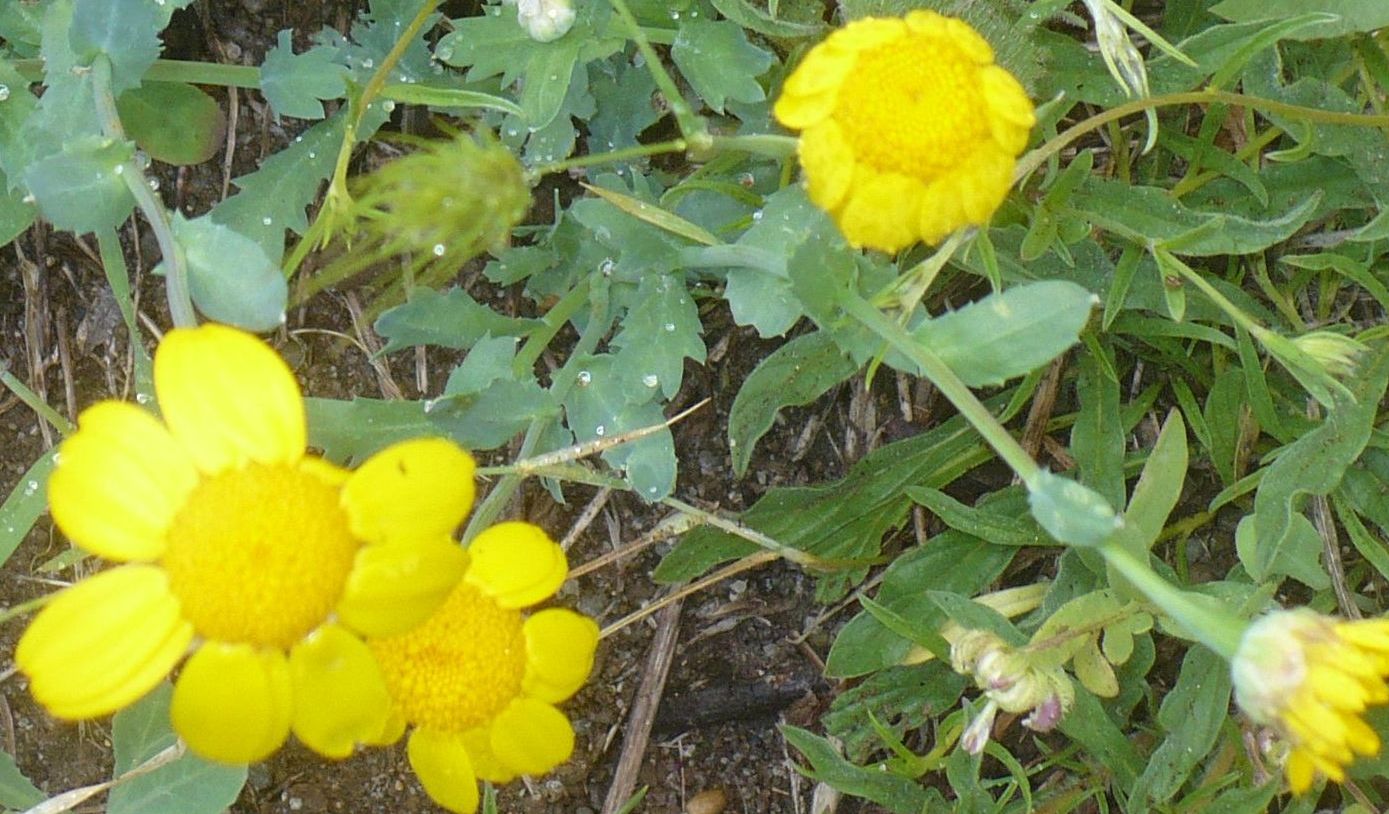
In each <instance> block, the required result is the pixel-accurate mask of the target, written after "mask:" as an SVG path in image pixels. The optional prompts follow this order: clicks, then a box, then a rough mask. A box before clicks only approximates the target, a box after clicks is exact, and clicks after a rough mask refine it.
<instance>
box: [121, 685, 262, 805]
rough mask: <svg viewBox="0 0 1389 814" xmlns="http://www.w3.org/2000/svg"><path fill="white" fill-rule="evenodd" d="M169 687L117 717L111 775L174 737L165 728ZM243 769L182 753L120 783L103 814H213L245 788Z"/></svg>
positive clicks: (162, 687) (161, 687)
mask: <svg viewBox="0 0 1389 814" xmlns="http://www.w3.org/2000/svg"><path fill="white" fill-rule="evenodd" d="M172 697H173V687H172V686H170V685H169V683H168V682H164V683H162V684H160V685H159V686H158V687H156V688H155V689H154V691H152V692H151V693H150V694H149V695H147V696H145V697H144V698H143V699H141V700H140V701H137V702H136V703H135V704H134V705H132V706H130V707H127V708H126V709H123V710H121V711H120V712H118V713H116V716H115V719H114V720H113V721H112V723H111V740H112V741H113V743H114V747H115V753H116V754H115V766H114V774H115V775H117V776H119V775H120V774H122V773H124V772H127V771H130V770H131V769H133V768H135V767H136V766H139V765H140V764H141V763H143V762H145V761H146V760H149V759H150V758H152V757H154V756H155V755H157V754H159V753H160V752H162V751H163V750H164V749H166V748H168V747H170V746H172V745H174V744H175V743H176V742H177V741H178V736H177V735H175V734H174V732H173V730H172V729H171V728H170V726H169V701H170V699H171V698H172ZM246 774H247V769H246V767H245V766H224V765H220V764H216V763H211V762H209V761H206V760H203V759H202V758H200V757H198V756H197V755H194V754H193V753H191V752H185V753H184V754H183V755H181V756H180V757H178V758H177V759H175V760H174V761H172V762H171V763H167V764H165V765H163V766H160V767H158V768H156V769H154V770H153V771H150V772H147V773H145V774H141V775H138V776H136V777H133V778H130V779H127V780H125V781H122V782H121V783H119V784H118V785H116V786H115V787H114V788H112V789H111V794H110V798H109V799H108V801H107V805H106V811H107V814H218V812H221V811H223V810H224V809H226V807H227V806H229V805H231V804H232V803H233V802H235V800H236V798H237V796H238V795H240V793H241V787H242V786H244V785H245V784H246Z"/></svg>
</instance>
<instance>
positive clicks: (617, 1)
mask: <svg viewBox="0 0 1389 814" xmlns="http://www.w3.org/2000/svg"><path fill="white" fill-rule="evenodd" d="M608 2H610V3H611V4H612V7H613V10H615V11H616V12H617V15H618V16H619V17H621V18H622V22H624V23H626V25H627V35H628V36H629V37H631V39H632V42H634V43H636V44H637V50H638V51H640V52H641V55H642V58H643V59H645V60H646V69H647V70H648V71H650V72H651V78H652V79H653V80H655V82H656V87H657V88H659V89H660V91H661V94H662V95H663V96H665V97H666V104H668V105H670V112H671V113H674V114H675V123H676V125H677V126H678V127H679V128H680V135H681V136H683V137H684V138H685V140H686V141H688V142H689V143H690V146H691V147H693V148H695V149H700V150H702V149H704V148H706V147H707V146H708V144H709V131H708V128H706V127H705V126H704V120H703V119H701V118H699V117H698V116H696V115H695V112H694V111H693V110H691V109H690V105H689V103H688V102H686V101H685V97H684V96H683V95H681V93H680V88H679V87H677V86H676V84H675V80H674V79H672V78H671V76H670V72H668V71H667V70H666V66H665V63H663V62H662V61H661V56H660V54H657V53H656V49H655V48H652V47H651V41H650V40H648V39H647V38H646V32H645V31H643V30H642V27H641V26H640V25H638V24H637V18H636V17H634V16H632V10H631V9H629V8H628V7H627V2H626V0H608Z"/></svg>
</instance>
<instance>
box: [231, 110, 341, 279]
mask: <svg viewBox="0 0 1389 814" xmlns="http://www.w3.org/2000/svg"><path fill="white" fill-rule="evenodd" d="M345 122H346V119H345V117H344V114H343V113H341V112H340V113H338V114H337V115H335V116H333V117H332V118H331V119H328V120H327V121H323V122H319V123H318V124H316V125H314V126H313V127H311V128H309V129H308V130H307V131H305V132H304V133H303V134H302V135H299V136H295V138H294V141H293V142H292V143H291V144H290V145H289V146H288V147H286V148H285V149H283V150H280V151H279V152H277V153H275V154H274V155H272V156H270V157H269V158H267V159H265V161H264V162H263V163H262V164H261V165H260V169H258V170H256V171H255V172H252V173H248V174H246V175H243V176H241V177H239V178H236V179H234V181H233V183H235V184H236V185H237V186H238V187H240V189H241V191H240V192H238V193H236V194H235V195H233V196H231V197H230V198H227V199H226V200H225V201H222V202H221V203H219V204H217V206H215V207H213V208H212V212H211V213H209V214H210V215H211V217H212V219H213V220H214V221H216V222H218V223H222V224H226V225H227V226H230V227H231V228H233V229H235V230H236V231H237V232H240V233H241V234H243V235H246V236H247V237H249V238H251V239H252V240H254V241H256V242H257V243H259V244H260V247H261V248H262V249H264V250H265V254H266V256H267V257H269V258H270V259H271V260H272V261H274V262H276V263H278V262H280V258H281V257H282V256H283V255H284V250H285V230H286V229H293V230H294V231H295V232H297V233H299V234H301V235H302V234H303V233H304V232H305V231H307V230H308V228H309V219H308V217H307V216H306V215H305V212H304V210H305V208H306V207H308V206H309V205H310V204H311V203H313V202H314V200H315V199H316V198H317V197H318V188H319V185H320V184H321V183H322V182H323V181H324V180H325V179H327V178H328V176H329V175H330V174H331V173H332V172H333V164H334V162H335V161H336V159H337V153H338V146H339V145H340V144H341V143H342V135H343V130H344V129H345V127H346V124H345ZM359 135H360V136H361V137H362V138H366V137H367V135H368V134H367V133H362V134H359Z"/></svg>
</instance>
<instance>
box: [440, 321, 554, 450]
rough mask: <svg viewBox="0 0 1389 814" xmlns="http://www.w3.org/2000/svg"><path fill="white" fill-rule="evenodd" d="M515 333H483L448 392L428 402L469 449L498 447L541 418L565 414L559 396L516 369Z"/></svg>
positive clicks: (442, 424) (454, 375) (457, 370)
mask: <svg viewBox="0 0 1389 814" xmlns="http://www.w3.org/2000/svg"><path fill="white" fill-rule="evenodd" d="M515 356H516V339H515V338H514V337H496V338H492V337H483V338H482V339H479V340H478V341H477V342H476V343H475V344H474V345H473V347H472V349H471V350H470V351H468V356H467V357H466V358H465V359H464V360H463V363H462V364H460V365H459V366H458V367H456V368H454V369H453V372H452V373H450V374H449V380H448V383H447V384H446V385H445V386H444V392H443V395H442V396H441V397H440V398H438V399H434V400H432V401H431V402H429V403H428V405H427V406H426V410H425V411H426V413H427V414H428V415H429V418H430V420H431V421H432V422H434V424H436V425H437V426H439V427H440V428H441V429H443V430H445V431H446V432H447V433H448V434H449V437H451V438H452V439H453V440H454V441H457V442H458V443H459V444H461V445H462V446H464V447H467V448H468V449H495V448H496V447H499V446H501V445H502V444H505V443H506V442H507V441H509V440H511V438H512V437H514V436H515V435H516V434H517V433H519V432H521V431H522V430H524V429H526V428H527V427H528V426H529V425H530V423H531V422H532V421H534V420H535V419H536V418H539V417H542V416H547V415H555V414H557V413H558V412H559V408H558V406H557V405H556V404H555V401H554V398H553V397H552V396H551V395H550V393H549V392H548V391H546V390H545V389H544V388H542V387H540V385H538V384H536V382H535V379H534V378H533V377H532V376H530V375H529V374H527V375H526V376H525V377H523V378H520V379H517V378H516V377H515V374H514V373H513V371H512V364H513V359H514V358H515Z"/></svg>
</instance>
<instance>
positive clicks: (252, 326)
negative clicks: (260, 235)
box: [161, 214, 289, 331]
mask: <svg viewBox="0 0 1389 814" xmlns="http://www.w3.org/2000/svg"><path fill="white" fill-rule="evenodd" d="M173 227H174V239H175V240H176V241H177V242H178V244H179V246H180V247H181V248H182V249H183V256H184V259H185V260H186V261H187V263H188V287H189V290H190V292H191V293H192V295H193V304H194V305H196V306H198V310H199V311H202V312H203V313H204V314H206V315H207V316H208V317H210V318H212V319H215V320H217V321H218V322H225V323H227V324H228V325H236V326H237V327H240V328H245V329H246V330H248V331H269V330H273V329H275V328H278V327H279V326H280V325H282V324H283V323H284V321H285V307H286V304H287V303H288V301H289V286H288V285H286V283H285V278H284V275H283V274H282V273H281V272H280V267H279V265H277V264H275V263H273V262H271V260H270V258H269V257H266V256H265V250H263V249H262V248H261V247H260V244H258V243H256V242H255V241H254V240H252V239H250V238H248V237H246V236H245V235H242V234H240V233H238V232H236V231H235V230H233V229H232V228H231V227H229V226H225V225H223V224H220V223H215V222H213V221H212V219H211V218H210V217H209V216H207V215H203V216H202V217H198V218H194V219H192V220H188V219H186V218H184V217H183V216H182V215H180V214H175V215H174V221H173ZM161 265H165V264H161Z"/></svg>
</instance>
